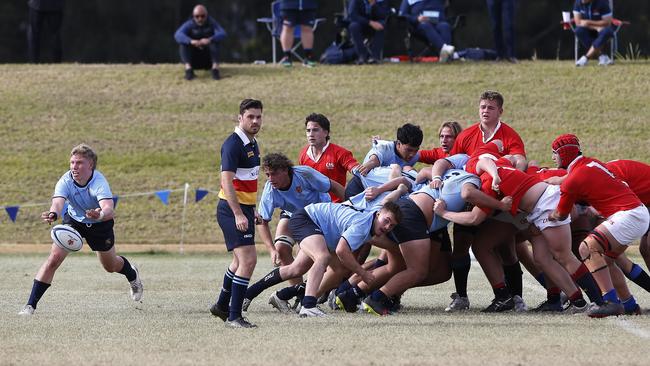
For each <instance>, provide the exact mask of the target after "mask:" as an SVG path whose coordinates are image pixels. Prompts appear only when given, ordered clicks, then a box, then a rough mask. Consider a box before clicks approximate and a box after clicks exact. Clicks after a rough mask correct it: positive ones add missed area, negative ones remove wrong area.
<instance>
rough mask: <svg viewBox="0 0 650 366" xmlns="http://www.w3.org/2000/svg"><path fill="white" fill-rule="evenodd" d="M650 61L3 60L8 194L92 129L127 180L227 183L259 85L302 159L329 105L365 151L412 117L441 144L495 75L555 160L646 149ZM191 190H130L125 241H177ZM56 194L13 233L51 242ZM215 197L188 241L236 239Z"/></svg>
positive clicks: (10, 239)
mask: <svg viewBox="0 0 650 366" xmlns="http://www.w3.org/2000/svg"><path fill="white" fill-rule="evenodd" d="M649 70H650V63H648V62H620V63H618V64H617V65H615V66H612V67H608V68H600V67H595V66H593V67H592V66H590V67H587V68H585V69H576V68H575V67H574V66H573V64H572V63H571V62H557V61H536V62H522V63H521V64H519V65H515V66H512V65H505V64H493V63H468V64H452V65H444V66H439V65H410V64H399V65H397V64H387V65H382V66H380V67H371V66H364V67H351V66H341V67H317V68H315V69H305V68H300V67H295V68H293V69H292V70H286V69H282V68H279V67H273V66H271V65H266V66H258V65H224V66H223V70H222V74H223V75H224V76H225V78H224V79H223V80H221V81H219V82H213V81H212V80H211V79H209V77H208V75H207V74H203V73H200V74H199V75H200V76H199V79H197V80H195V81H193V82H191V83H188V82H185V81H184V80H182V70H181V67H180V66H178V65H75V64H68V65H39V66H31V65H0V81H1V82H0V100H2V103H0V131H1V132H2V133H1V135H2V144H0V166H1V167H2V169H0V205H3V206H8V205H15V204H26V203H46V202H48V201H49V197H50V196H51V194H52V191H53V189H54V184H55V183H56V180H57V179H58V178H59V177H60V176H61V174H62V173H63V172H65V171H66V170H67V159H68V154H69V151H70V149H71V148H72V146H74V145H76V144H77V143H80V142H87V143H89V144H91V145H92V146H93V147H94V148H95V149H96V150H97V152H98V153H99V169H100V170H101V171H102V172H103V173H104V174H105V175H106V176H107V178H108V180H109V182H110V184H111V187H112V189H113V192H114V193H115V194H118V195H125V194H130V193H137V192H150V191H156V190H162V189H180V188H182V186H183V184H184V183H186V182H188V183H190V184H191V189H192V190H193V189H195V188H207V189H211V190H213V191H216V190H218V186H219V168H218V167H219V148H220V145H221V142H222V141H223V140H224V139H225V137H226V136H227V135H229V134H230V133H231V131H232V129H233V128H234V125H235V121H236V114H237V112H238V110H237V109H238V105H239V102H240V101H241V100H242V99H243V98H246V97H253V98H259V99H261V100H262V101H263V102H264V105H265V111H264V112H265V116H264V123H265V125H264V127H263V130H262V132H261V133H260V135H259V140H260V142H261V149H262V152H263V153H266V152H272V151H280V152H284V153H286V154H287V155H288V156H290V157H291V158H293V159H294V160H295V159H297V154H298V151H299V149H300V147H302V146H303V145H304V144H305V137H304V132H303V126H304V125H303V121H304V117H305V116H306V115H307V114H309V113H311V112H320V113H323V114H325V115H327V116H328V117H329V118H330V120H331V121H332V140H333V141H334V142H336V143H338V144H341V145H343V146H345V147H347V148H349V149H350V150H352V152H353V153H354V154H355V156H356V157H357V158H358V159H362V158H363V156H364V154H365V153H366V152H367V150H368V149H369V144H370V136H372V135H381V136H383V137H385V138H393V136H394V135H395V130H396V128H397V127H398V126H399V125H401V124H403V123H404V122H407V121H410V122H414V123H417V124H419V125H420V126H422V128H423V130H424V132H425V143H424V145H425V146H433V145H435V144H437V137H436V133H437V129H438V126H439V125H440V123H441V122H442V121H444V120H458V121H460V122H461V123H462V124H463V125H464V126H468V125H470V124H471V123H474V122H475V121H476V120H477V104H478V101H477V98H478V95H479V94H480V93H481V92H482V91H483V90H485V89H496V90H499V91H500V92H502V93H503V94H504V96H505V98H506V103H505V106H504V108H505V113H504V115H503V120H504V121H506V122H508V123H509V124H511V125H512V126H513V127H514V128H515V129H516V130H517V131H518V132H519V133H520V135H521V136H522V137H523V139H524V141H525V143H526V148H527V151H528V155H529V158H532V159H537V160H541V161H542V162H546V163H550V149H549V144H550V142H551V141H552V139H553V138H554V137H555V136H556V135H558V134H560V133H564V132H574V133H577V134H578V135H579V136H580V137H581V139H582V141H583V144H584V150H585V153H586V154H588V155H591V156H596V157H598V158H600V159H603V160H607V159H613V158H631V159H638V160H643V161H646V162H647V161H650V152H649V151H650V150H649V149H648V146H649V145H650V122H649V121H648V116H649V115H650V106H649V105H648V97H647V96H648V95H649V94H650V72H648V71H649ZM262 183H263V179H260V185H261V184H262ZM192 192H193V191H192ZM191 198H193V196H192V197H191ZM181 201H182V193H180V192H174V193H172V195H171V204H170V205H169V206H163V205H162V204H161V203H160V202H159V201H158V200H157V198H155V197H153V196H149V197H125V198H123V199H122V200H120V202H119V204H118V208H117V225H116V235H117V240H118V243H120V242H121V243H154V244H175V243H178V241H179V240H180V235H181V234H180V227H181V220H180V215H181V211H182V207H181V205H180V203H181ZM47 208H48V205H47V204H46V205H41V206H35V207H22V208H21V210H20V212H19V215H18V221H17V222H16V223H11V221H10V220H9V218H8V217H7V215H4V214H0V243H47V242H48V241H49V236H48V234H47V230H48V228H47V227H44V225H43V224H42V223H40V222H39V220H38V217H39V214H40V212H42V211H44V210H46V209H47ZM215 208H216V195H215V194H211V195H208V197H207V198H206V199H205V200H204V201H201V202H200V203H198V204H193V203H192V204H190V205H189V206H188V209H187V224H186V225H187V226H186V229H187V230H186V233H185V235H186V236H185V242H186V243H188V244H191V243H220V242H222V241H223V239H222V236H221V232H220V231H219V230H218V227H217V225H216V223H215V220H214V212H215Z"/></svg>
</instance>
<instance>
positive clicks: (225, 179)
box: [210, 99, 262, 328]
mask: <svg viewBox="0 0 650 366" xmlns="http://www.w3.org/2000/svg"><path fill="white" fill-rule="evenodd" d="M237 119H238V121H239V125H238V126H237V127H235V132H233V133H232V134H231V135H230V136H229V137H228V138H227V139H226V141H224V143H223V145H222V146H221V190H220V191H219V203H218V205H217V222H218V223H219V227H221V231H222V232H223V236H224V239H225V241H226V248H228V251H229V252H233V258H232V262H231V263H230V265H229V266H228V269H227V270H226V274H225V275H224V278H223V286H222V289H221V293H220V294H219V297H218V299H217V302H216V303H215V304H213V305H212V307H210V312H211V313H212V315H214V316H216V317H219V318H220V319H221V320H223V321H224V322H225V323H226V327H229V328H255V327H257V326H256V325H255V324H251V323H250V322H249V321H248V320H247V319H246V318H244V317H242V314H241V312H242V304H243V302H244V296H245V295H246V290H247V288H248V283H249V281H250V278H251V276H252V275H253V270H254V269H255V264H256V263H257V253H256V252H255V203H256V201H257V176H258V175H259V170H260V150H259V147H258V145H257V140H255V135H257V133H258V132H259V131H260V129H261V128H262V102H261V101H259V100H255V99H244V100H243V101H242V102H241V104H240V105H239V116H238V118H237Z"/></svg>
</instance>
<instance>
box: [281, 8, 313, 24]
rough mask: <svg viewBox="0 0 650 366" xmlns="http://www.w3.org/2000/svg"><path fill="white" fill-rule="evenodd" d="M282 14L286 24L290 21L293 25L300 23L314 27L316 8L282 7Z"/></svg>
mask: <svg viewBox="0 0 650 366" xmlns="http://www.w3.org/2000/svg"><path fill="white" fill-rule="evenodd" d="M280 16H282V20H283V21H284V24H287V23H289V24H288V25H289V26H291V27H295V26H296V25H299V24H300V25H308V26H312V27H313V26H314V22H315V21H316V10H314V9H308V10H298V9H282V10H280Z"/></svg>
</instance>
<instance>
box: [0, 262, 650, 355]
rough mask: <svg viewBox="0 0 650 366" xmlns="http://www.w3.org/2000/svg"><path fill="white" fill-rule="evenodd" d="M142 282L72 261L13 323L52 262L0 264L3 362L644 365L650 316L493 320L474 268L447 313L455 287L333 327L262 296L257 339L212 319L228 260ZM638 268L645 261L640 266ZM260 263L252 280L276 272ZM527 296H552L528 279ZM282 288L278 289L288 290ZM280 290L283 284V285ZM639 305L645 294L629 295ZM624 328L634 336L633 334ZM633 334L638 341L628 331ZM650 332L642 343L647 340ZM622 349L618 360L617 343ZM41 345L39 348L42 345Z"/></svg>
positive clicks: (428, 291)
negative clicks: (132, 283) (137, 298)
mask: <svg viewBox="0 0 650 366" xmlns="http://www.w3.org/2000/svg"><path fill="white" fill-rule="evenodd" d="M129 258H130V259H131V260H132V261H133V262H135V263H137V264H138V265H139V266H140V269H141V274H142V277H143V281H144V285H145V294H144V298H143V301H142V303H137V304H136V303H133V302H132V301H131V300H130V298H129V297H128V285H127V283H126V280H125V279H124V278H123V277H122V276H121V275H117V274H107V273H105V272H103V271H102V270H101V269H100V265H99V263H98V261H97V260H96V259H95V258H94V257H93V256H92V255H72V256H70V257H69V258H68V259H67V260H66V262H65V263H64V264H63V265H62V267H61V268H60V270H59V271H58V272H57V276H56V278H55V281H54V284H53V286H52V287H51V288H50V289H49V290H48V291H47V292H46V294H45V296H44V297H43V299H42V300H41V303H40V305H39V307H38V309H37V312H36V314H35V316H34V317H32V318H31V319H22V318H20V317H18V316H17V315H16V313H17V312H18V310H19V309H20V307H21V306H22V304H24V302H25V301H26V299H27V296H28V294H29V289H30V287H31V283H32V278H33V275H34V272H35V271H36V269H37V268H38V266H39V265H40V264H41V262H42V260H44V259H45V256H42V255H39V256H36V255H10V256H7V255H5V256H1V257H0V275H2V278H3V280H2V281H1V282H0V308H1V309H3V311H2V312H0V325H1V326H2V329H3V332H2V336H1V338H0V339H1V340H2V348H0V360H2V362H0V363H2V364H8V365H11V364H48V365H69V364H73V363H80V364H124V365H132V364H138V365H197V364H205V365H215V364H218V365H226V364H233V362H235V361H234V360H237V361H236V363H237V364H242V365H306V364H309V365H331V364H343V365H369V364H374V365H431V364H458V365H479V364H485V362H489V363H490V364H499V365H522V364H526V365H548V364H550V363H554V362H558V361H560V360H561V361H562V362H564V363H567V364H587V363H589V364H595V365H608V364H619V363H620V362H621V360H622V359H625V364H627V365H644V364H647V356H646V354H645V352H643V351H641V350H644V349H645V348H646V347H647V342H648V337H650V318H648V316H647V315H646V316H636V317H619V318H617V319H616V320H612V319H601V320H594V319H589V318H587V317H586V316H584V315H575V316H570V315H567V316H564V315H537V314H533V313H526V314H515V313H507V314H499V315H485V314H482V313H480V312H479V309H481V308H483V307H485V306H487V305H488V304H489V301H490V300H491V298H492V294H491V290H490V289H489V286H488V284H487V281H486V280H485V278H484V276H483V274H482V272H481V271H480V268H479V267H478V265H477V264H476V263H474V264H473V267H472V271H471V272H470V279H469V285H470V287H469V292H468V293H469V296H470V300H471V302H472V309H471V310H470V311H469V312H466V313H462V314H448V313H445V312H444V311H443V309H444V307H445V306H446V305H447V303H448V300H449V298H448V296H449V294H450V293H451V292H452V291H453V283H452V282H447V283H445V284H443V285H439V286H434V287H426V288H417V289H413V290H409V291H408V292H407V293H406V294H405V296H404V297H403V304H404V305H405V308H404V310H403V311H402V312H401V313H399V314H397V315H394V316H389V317H383V318H380V317H374V316H371V315H369V314H345V313H339V312H333V311H327V312H328V314H330V316H329V317H328V318H325V319H301V318H298V317H297V316H295V315H294V316H290V315H282V314H280V313H277V312H275V310H274V309H272V308H271V307H270V306H269V305H268V304H267V303H266V300H267V298H268V296H270V294H271V291H272V290H267V291H266V292H264V293H262V294H261V295H260V296H259V297H258V298H257V299H256V300H255V301H254V302H253V303H252V304H251V307H250V311H249V313H248V314H247V316H248V318H249V319H250V320H251V321H253V322H255V323H256V324H258V326H259V328H258V329H254V330H229V329H225V327H224V325H223V323H222V322H221V321H220V320H218V319H216V318H213V317H212V316H211V315H210V314H209V313H208V307H209V306H210V304H211V302H212V301H214V298H215V296H216V294H217V291H218V289H219V288H220V285H221V278H222V276H223V273H224V270H225V268H226V266H227V265H228V263H229V260H230V259H229V257H227V256H216V255H213V256H178V255H162V256H161V255H135V256H129ZM633 259H635V260H638V257H633ZM269 264H270V259H269V258H268V257H265V256H263V257H260V258H259V262H258V267H257V269H256V271H255V274H254V276H253V280H257V279H259V278H261V277H262V276H263V275H264V274H266V273H267V272H268V271H269V270H270V269H271V267H270V265H269ZM524 276H525V278H524V279H525V281H524V283H525V290H524V298H525V299H526V301H527V302H528V304H529V305H536V304H537V303H539V302H541V301H542V300H543V298H544V294H543V292H542V291H541V289H540V288H539V286H538V285H537V284H535V283H534V279H532V278H531V277H530V276H529V275H528V274H525V275H524ZM280 286H281V285H280ZM278 288H279V287H278ZM632 291H633V292H635V295H636V297H637V299H638V300H639V303H640V304H641V305H642V306H644V305H646V306H647V304H648V303H650V296H649V295H648V293H645V292H642V290H641V289H639V288H636V287H632ZM626 329H627V330H626ZM630 329H634V330H636V332H637V334H636V335H635V334H634V333H631V331H630ZM644 334H645V336H644ZM613 344H615V351H613V349H612V347H613V346H612V345H613ZM35 347H37V348H35Z"/></svg>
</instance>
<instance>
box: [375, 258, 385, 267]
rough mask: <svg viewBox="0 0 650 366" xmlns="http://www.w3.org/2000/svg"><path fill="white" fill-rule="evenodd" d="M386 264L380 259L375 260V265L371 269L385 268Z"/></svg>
mask: <svg viewBox="0 0 650 366" xmlns="http://www.w3.org/2000/svg"><path fill="white" fill-rule="evenodd" d="M387 264H388V262H386V261H385V260H383V259H381V258H377V259H375V264H373V265H372V268H373V269H375V268H379V267H381V266H385V265H387Z"/></svg>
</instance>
